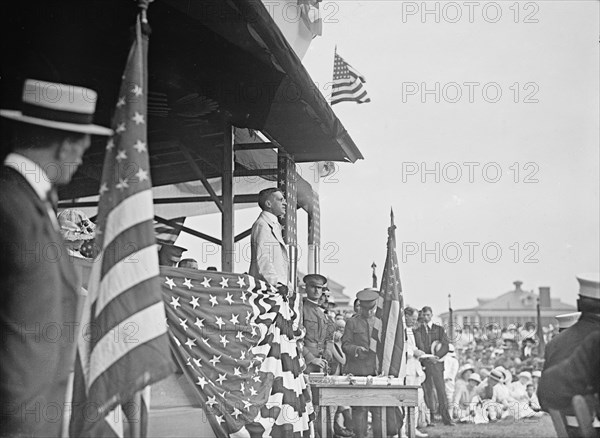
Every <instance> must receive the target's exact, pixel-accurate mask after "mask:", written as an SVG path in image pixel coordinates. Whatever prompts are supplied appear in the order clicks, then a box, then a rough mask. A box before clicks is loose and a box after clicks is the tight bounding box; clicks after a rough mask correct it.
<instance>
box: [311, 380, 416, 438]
mask: <svg viewBox="0 0 600 438" xmlns="http://www.w3.org/2000/svg"><path fill="white" fill-rule="evenodd" d="M310 386H311V387H312V388H314V392H313V394H315V400H314V404H315V406H319V408H320V414H321V430H322V431H323V432H322V434H323V437H326V436H327V407H328V406H381V407H384V406H385V407H388V406H390V407H391V406H398V407H402V406H404V407H406V408H407V415H406V416H405V418H404V421H406V426H407V427H406V432H407V434H408V438H414V436H415V428H416V418H415V408H416V406H417V390H418V388H419V387H418V386H408V385H349V384H337V385H336V384H331V383H312V382H311V384H310ZM385 411H386V410H385V409H382V410H381V422H382V423H383V424H382V428H381V431H382V434H383V436H384V437H386V436H387V424H386V412H385ZM375 438H380V437H375Z"/></svg>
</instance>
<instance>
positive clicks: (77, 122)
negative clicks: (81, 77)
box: [0, 79, 113, 135]
mask: <svg viewBox="0 0 600 438" xmlns="http://www.w3.org/2000/svg"><path fill="white" fill-rule="evenodd" d="M97 99H98V95H97V93H96V92H95V91H94V90H90V89H89V88H84V87H76V86H74V85H67V84H59V83H55V82H46V81H39V80H36V79H27V80H26V81H25V85H24V86H23V97H22V102H21V111H18V110H9V109H0V116H2V117H4V118H7V119H11V120H15V121H17V122H22V123H29V124H32V125H37V126H44V127H46V128H53V129H60V130H63V131H69V132H79V133H82V134H93V135H112V133H113V130H112V129H110V128H105V127H104V126H98V125H94V124H92V120H93V118H94V112H95V111H96V100H97Z"/></svg>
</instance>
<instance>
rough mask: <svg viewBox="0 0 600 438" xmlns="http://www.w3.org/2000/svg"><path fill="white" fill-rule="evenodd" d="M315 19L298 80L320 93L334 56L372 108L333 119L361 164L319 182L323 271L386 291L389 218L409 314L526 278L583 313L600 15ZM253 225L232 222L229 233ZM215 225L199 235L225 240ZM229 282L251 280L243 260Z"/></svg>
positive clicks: (396, 4)
mask: <svg viewBox="0 0 600 438" xmlns="http://www.w3.org/2000/svg"><path fill="white" fill-rule="evenodd" d="M469 4H470V5H472V6H469ZM424 8H426V9H427V10H428V11H430V13H426V14H424V15H423V12H424ZM436 8H437V10H438V11H439V13H438V14H437V16H436V13H435V11H436ZM470 8H471V9H470ZM321 11H322V17H323V18H324V21H325V22H324V27H323V35H322V36H320V37H317V38H315V39H314V40H313V42H312V44H311V46H310V48H309V50H308V52H307V53H306V55H305V57H304V59H303V63H304V65H305V67H306V68H307V70H308V71H309V73H310V74H311V76H312V78H313V80H314V81H315V83H317V85H318V86H319V88H320V89H322V90H323V92H324V94H327V92H328V90H329V87H328V85H327V83H328V82H330V81H331V75H332V68H333V53H334V48H335V47H336V46H337V51H338V54H340V55H341V56H342V57H343V58H344V59H345V60H346V61H347V62H348V63H350V64H351V65H352V66H353V67H354V68H356V69H357V70H359V71H360V72H361V73H362V74H363V75H364V76H365V78H366V80H367V82H366V85H365V86H366V89H367V91H368V93H369V96H370V98H371V102H370V103H367V104H362V105H357V104H355V103H341V104H338V105H335V106H334V107H333V109H334V111H335V113H336V115H337V116H338V117H339V119H340V120H341V121H342V123H343V124H344V126H345V127H346V129H347V130H348V132H349V133H350V135H351V137H352V138H353V139H354V141H355V143H356V144H357V146H358V148H359V149H360V150H361V152H362V154H363V155H364V158H365V159H364V160H360V161H358V162H356V163H353V164H347V163H343V164H339V165H338V168H337V172H336V173H335V174H334V175H332V176H330V177H328V178H327V179H326V180H322V181H321V183H320V200H321V228H322V232H321V236H322V245H321V246H322V250H321V251H322V261H321V273H323V274H324V275H327V276H328V277H330V278H332V279H335V280H336V281H337V282H339V283H341V284H343V285H344V286H345V287H346V293H347V295H349V296H350V297H352V298H354V296H355V294H356V292H357V291H359V290H361V289H363V288H365V287H369V286H370V285H371V263H373V262H375V263H376V264H377V266H378V268H377V273H378V275H379V279H381V272H382V269H383V265H384V261H385V255H386V239H387V227H388V226H389V223H390V209H392V208H393V211H394V215H395V224H396V226H397V229H396V239H397V253H398V259H399V262H400V275H401V280H402V288H403V293H404V300H405V303H407V304H411V305H414V306H418V307H421V306H424V305H430V306H432V307H433V309H434V313H441V312H444V311H446V310H447V308H448V294H451V297H452V306H453V308H454V309H460V308H468V307H473V306H475V305H476V304H477V301H476V298H477V297H488V298H492V297H495V296H497V295H500V294H501V293H504V292H507V291H508V290H511V289H512V288H513V284H512V283H513V281H515V280H520V281H522V282H523V288H524V289H525V290H535V291H536V292H537V289H538V287H540V286H549V287H550V288H551V295H552V297H553V298H560V299H561V300H562V301H563V302H566V303H570V304H573V305H575V300H576V299H577V291H578V284H577V281H576V279H575V275H576V274H578V273H582V272H598V271H599V270H600V268H599V265H600V250H599V248H600V232H599V228H600V227H599V216H600V214H599V213H600V212H599V210H600V207H599V206H600V196H599V187H600V179H599V167H600V156H599V149H600V148H599V143H600V134H599V119H600V114H599V108H600V103H599V56H598V55H599V37H600V28H599V12H600V10H599V2H598V1H540V2H477V1H476V2H471V3H469V2H435V1H429V2H425V3H424V2H403V1H373V0H370V1H368V2H366V1H365V2H362V1H341V2H328V1H324V2H323V3H321ZM431 11H433V12H431ZM258 213H259V210H258V208H255V209H249V210H242V211H238V212H237V213H236V233H239V232H241V231H243V230H245V229H247V228H249V227H250V226H251V225H252V222H253V221H254V219H255V218H256V217H257V215H258ZM212 216H213V217H204V218H202V219H198V220H197V222H194V224H193V225H197V226H198V225H201V226H205V227H209V228H210V227H211V226H212V227H218V224H219V218H218V216H217V215H212ZM298 216H299V217H298V224H299V225H298V229H299V234H298V240H299V242H301V243H303V242H306V217H305V216H306V215H305V214H304V213H302V212H299V215H298ZM190 225H192V223H191V222H190ZM217 229H218V228H217ZM190 239H193V238H189V237H188V236H185V235H182V237H181V238H180V240H179V241H178V243H181V244H183V245H184V246H186V245H187V246H186V247H188V248H190V252H189V253H186V256H196V257H198V256H200V252H202V255H201V257H202V259H203V260H201V265H203V264H204V263H203V262H206V263H207V264H215V265H216V266H218V265H219V263H220V262H219V259H218V258H212V259H211V257H210V256H207V255H206V251H199V249H198V248H197V246H195V245H197V240H195V242H196V243H192V242H193V240H190ZM241 252H242V253H243V252H244V251H241ZM301 252H303V253H304V252H305V251H303V248H301ZM236 269H238V270H240V271H242V272H243V271H245V270H247V262H246V261H245V260H244V257H243V255H242V256H241V257H240V259H239V260H238V264H237V266H236ZM299 269H301V270H304V271H305V270H306V259H305V257H304V256H303V258H302V259H301V260H300V262H299Z"/></svg>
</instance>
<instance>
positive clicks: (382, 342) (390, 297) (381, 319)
mask: <svg viewBox="0 0 600 438" xmlns="http://www.w3.org/2000/svg"><path fill="white" fill-rule="evenodd" d="M390 215H391V224H390V227H389V228H388V239H387V256H386V259H385V266H384V268H383V276H382V279H381V288H380V290H379V299H378V301H377V311H376V313H375V318H376V319H375V326H374V328H373V335H372V339H371V350H372V351H375V352H376V354H377V367H378V373H379V374H383V375H386V376H395V377H404V374H405V371H404V370H405V368H406V359H405V356H404V354H403V350H404V319H403V318H404V316H403V315H404V313H403V311H402V309H403V307H404V300H403V298H402V286H401V284H400V270H399V268H398V257H397V255H396V226H395V225H394V212H393V211H392V212H391V213H390Z"/></svg>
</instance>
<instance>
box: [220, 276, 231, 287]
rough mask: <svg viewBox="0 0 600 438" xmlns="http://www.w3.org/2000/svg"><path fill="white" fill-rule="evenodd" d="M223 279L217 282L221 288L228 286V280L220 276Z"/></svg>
mask: <svg viewBox="0 0 600 438" xmlns="http://www.w3.org/2000/svg"><path fill="white" fill-rule="evenodd" d="M221 278H222V279H223V280H221V282H220V283H219V284H220V285H221V287H222V288H223V289H225V288H226V287H229V280H228V279H227V278H225V277H221Z"/></svg>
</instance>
